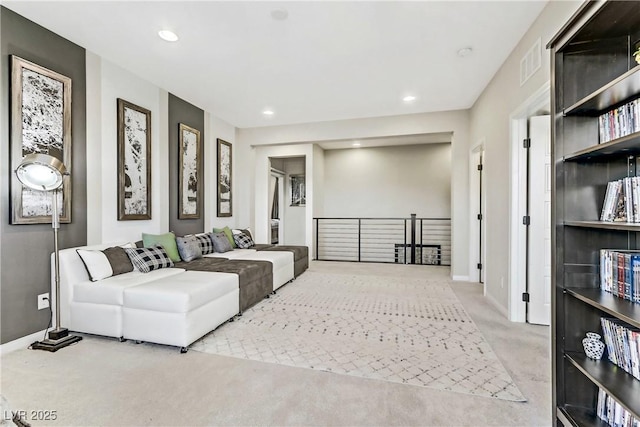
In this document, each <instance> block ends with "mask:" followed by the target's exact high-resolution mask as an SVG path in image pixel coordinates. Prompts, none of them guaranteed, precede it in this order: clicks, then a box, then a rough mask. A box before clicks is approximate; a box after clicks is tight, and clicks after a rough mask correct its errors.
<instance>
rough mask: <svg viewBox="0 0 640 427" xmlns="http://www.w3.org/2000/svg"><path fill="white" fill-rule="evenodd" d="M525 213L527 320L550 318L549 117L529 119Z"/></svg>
mask: <svg viewBox="0 0 640 427" xmlns="http://www.w3.org/2000/svg"><path fill="white" fill-rule="evenodd" d="M529 138H530V140H531V148H530V149H529V196H528V197H529V201H528V206H529V216H530V225H529V230H528V236H527V242H528V244H527V258H528V265H527V292H528V293H529V305H528V310H527V321H528V322H529V323H537V324H540V325H549V323H550V321H551V118H550V116H536V117H531V118H530V119H529Z"/></svg>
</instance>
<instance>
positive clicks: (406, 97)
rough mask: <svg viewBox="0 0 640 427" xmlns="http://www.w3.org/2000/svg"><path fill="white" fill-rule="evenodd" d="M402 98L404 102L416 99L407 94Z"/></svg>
mask: <svg viewBox="0 0 640 427" xmlns="http://www.w3.org/2000/svg"><path fill="white" fill-rule="evenodd" d="M402 100H403V101H404V102H411V101H415V100H416V97H415V96H413V95H407V96H405V97H404V98H402Z"/></svg>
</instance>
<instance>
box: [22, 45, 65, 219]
mask: <svg viewBox="0 0 640 427" xmlns="http://www.w3.org/2000/svg"><path fill="white" fill-rule="evenodd" d="M31 153H40V154H48V155H50V156H53V157H55V158H57V159H58V160H60V161H61V162H62V163H64V165H65V167H66V168H67V170H68V171H70V172H73V170H72V164H71V153H72V151H71V78H69V77H67V76H64V75H62V74H59V73H57V72H55V71H52V70H49V69H47V68H44V67H42V66H40V65H37V64H34V63H33V62H30V61H27V60H26V59H23V58H20V57H18V56H15V55H12V56H11V168H12V170H15V169H16V168H17V167H18V165H19V164H20V162H22V159H23V158H24V156H26V155H27V154H31ZM56 195H57V197H58V206H60V207H61V209H60V222H61V223H67V224H68V223H70V222H71V195H72V191H71V177H70V176H65V177H64V178H63V181H62V191H57V192H56ZM52 212H53V198H52V196H51V193H48V192H43V191H35V190H31V189H29V188H26V187H23V186H22V184H21V183H20V181H18V178H17V177H16V175H15V174H13V173H12V174H11V223H12V224H50V223H51V215H52Z"/></svg>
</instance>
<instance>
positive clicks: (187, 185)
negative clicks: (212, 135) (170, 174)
mask: <svg viewBox="0 0 640 427" xmlns="http://www.w3.org/2000/svg"><path fill="white" fill-rule="evenodd" d="M201 153H202V149H201V143H200V131H199V130H197V129H194V128H192V127H189V126H187V125H184V124H182V123H180V155H179V157H178V158H179V159H180V160H179V161H180V171H179V176H180V183H179V186H178V200H179V202H178V206H179V208H178V219H191V218H193V219H197V218H200V199H201V194H202V191H201V187H202V185H201V183H200V179H201V177H202V172H201V170H200V163H201V161H200V156H201Z"/></svg>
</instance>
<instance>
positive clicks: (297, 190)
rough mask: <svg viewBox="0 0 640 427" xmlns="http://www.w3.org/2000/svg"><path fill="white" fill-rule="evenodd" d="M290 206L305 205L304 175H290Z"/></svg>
mask: <svg viewBox="0 0 640 427" xmlns="http://www.w3.org/2000/svg"><path fill="white" fill-rule="evenodd" d="M290 180H291V182H290V183H291V206H306V204H307V192H306V188H305V176H304V175H291V177H290Z"/></svg>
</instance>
